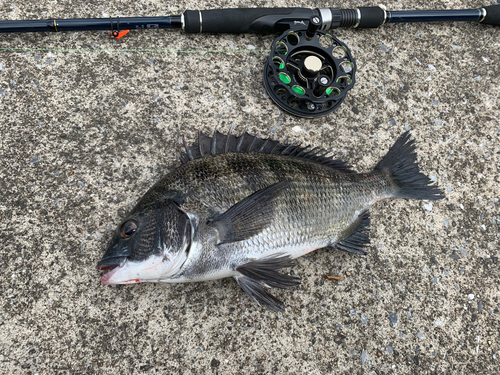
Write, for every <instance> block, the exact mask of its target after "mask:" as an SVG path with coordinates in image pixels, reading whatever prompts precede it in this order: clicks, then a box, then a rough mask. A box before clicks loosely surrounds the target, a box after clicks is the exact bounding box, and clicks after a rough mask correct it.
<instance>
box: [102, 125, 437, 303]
mask: <svg viewBox="0 0 500 375" xmlns="http://www.w3.org/2000/svg"><path fill="white" fill-rule="evenodd" d="M185 148H186V152H185V153H181V162H182V165H181V166H179V167H178V168H177V169H175V170H173V171H172V172H171V173H169V174H167V175H166V176H165V177H163V178H162V179H161V180H160V181H158V182H157V183H156V184H155V185H154V186H153V187H152V188H151V189H150V190H149V191H148V192H147V193H146V194H145V195H144V196H143V197H142V198H141V199H140V200H139V202H138V203H137V205H136V206H135V207H134V209H132V211H131V212H130V213H129V214H128V215H127V217H126V218H125V219H124V220H123V222H122V223H121V224H120V225H119V226H118V228H117V230H116V233H115V234H114V237H113V239H112V241H111V245H110V246H109V248H108V250H107V251H106V253H105V255H104V257H103V258H102V260H101V261H100V262H99V264H98V266H97V267H98V268H99V269H100V270H109V271H108V272H107V273H106V274H104V275H103V276H102V278H101V281H102V283H103V284H131V283H138V282H146V281H147V282H167V283H181V282H191V281H204V280H214V279H220V278H224V277H234V279H235V280H236V281H237V282H238V284H239V285H240V286H241V287H242V288H243V290H244V291H245V292H247V293H248V294H249V295H250V296H251V297H252V298H253V299H254V300H255V301H256V302H257V303H259V304H263V305H266V306H267V307H269V308H271V309H273V310H282V308H283V304H282V303H281V302H280V301H279V300H278V299H277V298H276V297H274V296H273V295H271V294H270V293H269V291H268V288H270V287H278V288H289V287H293V286H297V285H299V283H300V281H299V279H298V278H296V277H292V276H290V275H286V274H284V273H280V272H279V270H280V269H282V268H284V267H287V266H290V260H291V259H294V258H298V257H300V256H302V255H305V254H307V253H309V252H311V251H314V250H316V249H320V248H324V247H331V248H334V249H338V250H344V251H347V252H349V253H353V254H360V255H364V254H365V252H364V249H365V247H366V245H367V244H368V243H369V238H368V234H367V232H368V231H369V223H370V216H369V212H368V209H369V208H370V206H372V205H373V204H375V203H376V202H377V201H379V200H381V199H387V198H412V199H430V200H437V199H441V198H442V197H443V196H442V192H441V191H440V190H439V189H438V188H437V187H436V186H431V185H430V184H431V180H430V179H429V178H428V177H427V176H425V175H423V174H422V173H420V172H419V169H418V165H417V163H416V154H415V152H414V150H415V146H414V141H413V140H410V134H409V133H408V132H407V133H404V134H403V135H401V137H400V138H399V139H398V140H397V141H396V143H395V144H394V145H393V146H392V148H391V149H390V150H389V152H388V153H387V155H386V156H385V157H384V158H383V160H382V161H381V162H380V163H378V164H377V166H376V167H375V168H374V169H373V171H371V172H368V173H356V172H354V171H352V170H351V168H350V167H349V166H348V165H347V164H345V163H344V162H343V161H341V160H338V159H333V158H331V157H327V156H325V155H326V154H327V152H326V151H323V150H321V149H319V148H313V149H310V148H309V147H300V146H296V145H285V144H281V143H279V142H277V141H273V140H264V139H260V138H257V137H255V136H251V135H249V134H248V133H245V134H243V135H241V136H239V137H235V136H233V135H231V134H230V133H229V134H228V135H224V134H222V133H219V132H218V131H216V132H215V134H214V136H213V137H208V136H205V135H203V134H202V133H200V136H199V140H198V143H197V144H194V145H193V146H191V147H188V146H187V145H186V144H185Z"/></svg>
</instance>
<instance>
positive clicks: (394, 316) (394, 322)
mask: <svg viewBox="0 0 500 375" xmlns="http://www.w3.org/2000/svg"><path fill="white" fill-rule="evenodd" d="M387 319H389V322H390V323H391V326H392V327H393V328H396V326H397V325H398V315H397V314H396V313H390V314H389V315H388V316H387Z"/></svg>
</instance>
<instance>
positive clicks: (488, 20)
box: [481, 4, 500, 26]
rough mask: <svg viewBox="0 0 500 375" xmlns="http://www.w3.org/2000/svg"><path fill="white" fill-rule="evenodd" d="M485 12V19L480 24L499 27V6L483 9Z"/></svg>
mask: <svg viewBox="0 0 500 375" xmlns="http://www.w3.org/2000/svg"><path fill="white" fill-rule="evenodd" d="M483 8H484V9H485V10H486V17H484V20H483V21H482V22H481V23H484V24H486V25H493V26H500V4H498V5H490V6H487V7H483Z"/></svg>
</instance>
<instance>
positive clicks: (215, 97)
mask: <svg viewBox="0 0 500 375" xmlns="http://www.w3.org/2000/svg"><path fill="white" fill-rule="evenodd" d="M73 3H74V4H71V3H69V2H60V3H59V4H58V3H57V2H54V1H48V0H41V1H37V2H31V3H29V2H24V3H23V2H12V1H9V0H3V1H1V2H0V18H1V19H20V18H24V19H25V18H41V17H57V18H64V17H68V18H69V17H106V16H107V15H124V16H139V15H144V16H146V15H151V16H156V15H162V14H179V13H181V12H182V11H184V10H185V9H186V8H187V9H208V8H217V7H236V6H241V7H244V6H253V5H258V6H304V7H309V8H311V7H318V6H339V5H341V6H343V7H351V8H353V7H356V6H360V5H372V4H374V3H372V2H370V3H368V2H360V1H344V2H343V3H342V4H340V3H334V2H329V3H324V2H317V1H301V2H290V1H288V2H285V1H259V2H255V3H253V2H245V1H233V0H231V1H221V2H216V1H198V2H195V1H187V2H185V3H183V4H182V5H179V4H176V3H173V2H171V3H163V2H161V1H157V0H149V1H136V2H131V1H129V2H125V1H124V2H109V1H96V0H92V1H88V2H85V3H83V2H78V3H77V2H73ZM384 4H385V5H386V6H387V8H388V9H404V8H408V7H410V6H411V8H413V9H425V8H428V7H432V8H435V9H441V8H445V7H446V8H474V7H476V6H478V5H480V4H479V3H476V2H474V1H458V0H451V1H444V0H443V1H434V2H424V1H421V0H419V1H416V2H412V4H411V5H410V4H406V5H405V4H404V3H402V2H396V1H389V2H385V3H384ZM336 34H337V35H338V36H339V37H340V38H341V39H342V40H343V41H345V42H346V43H348V45H349V46H350V47H351V48H352V52H353V54H354V57H355V58H356V61H357V64H358V75H357V83H356V85H355V87H354V89H353V90H352V91H351V92H350V94H349V96H348V98H347V100H346V102H345V103H344V104H343V105H342V106H341V107H340V109H339V110H338V111H337V112H335V113H334V114H333V115H331V116H329V117H324V118H319V119H315V120H304V119H297V118H294V117H291V116H289V115H287V114H285V113H282V112H281V111H279V110H278V108H277V107H276V106H275V105H274V104H273V103H272V102H271V101H270V99H269V98H268V97H267V95H265V93H264V88H263V84H262V78H261V76H262V73H261V72H262V69H263V64H264V62H265V59H266V54H267V53H266V52H262V50H268V49H269V46H270V44H271V42H272V40H273V38H274V37H273V36H261V35H217V36H214V35H201V36H200V35H186V34H184V33H180V32H168V31H149V32H133V33H130V34H129V35H127V36H126V37H125V38H123V39H122V40H119V41H117V40H113V39H111V38H110V37H109V34H108V33H107V32H80V33H62V34H36V35H35V34H24V35H13V34H10V35H0V48H2V49H1V50H0V130H1V137H0V142H1V154H2V157H1V158H0V192H1V193H0V267H1V275H2V276H1V279H0V280H1V281H0V292H1V303H0V372H1V373H5V374H7V373H8V374H54V373H89V374H93V373H112V374H115V373H116V374H117V373H120V374H139V373H162V374H171V373H172V374H174V373H178V374H270V373H276V374H285V373H291V374H305V373H307V374H328V373H335V374H338V373H350V374H364V373H370V374H372V373H377V374H390V373H398V374H434V373H435V374H459V373H460V374H495V373H498V368H499V360H500V338H499V329H500V312H499V296H500V291H499V279H500V272H499V269H498V267H499V265H498V256H499V248H498V242H499V222H500V212H499V206H500V202H499V201H498V200H499V199H500V193H499V191H498V189H499V188H498V187H499V182H500V177H499V175H500V170H499V168H500V146H499V140H500V135H499V131H500V123H499V117H500V97H499V94H500V88H499V87H500V86H499V83H500V57H499V56H500V29H499V28H493V27H489V26H483V25H479V24H463V23H462V24H459V23H453V24H434V25H429V24H421V25H411V24H408V25H404V24H402V25H388V26H386V27H384V28H381V29H377V30H338V31H337V32H336ZM137 50H155V51H148V52H138V51H137ZM218 50H234V51H235V52H213V51H218ZM174 51H197V52H190V53H187V52H174ZM200 51H202V52H200ZM230 125H237V126H238V127H239V128H240V129H243V128H244V127H248V128H249V129H250V130H251V131H253V132H256V131H260V132H261V134H262V135H273V136H275V137H276V138H279V139H285V138H289V139H291V140H297V141H302V142H304V143H309V144H314V145H316V146H321V147H324V148H328V149H335V150H336V151H337V153H338V154H340V155H342V156H343V158H345V160H347V161H348V162H350V163H352V164H353V165H354V166H355V168H356V169H358V170H369V169H370V168H371V167H373V166H374V165H375V163H376V162H377V161H378V160H379V159H380V157H381V156H382V155H384V154H385V152H386V151H387V149H388V148H389V147H390V145H391V144H392V143H393V142H394V140H395V139H396V138H397V136H398V135H399V134H400V133H402V132H403V131H404V130H405V129H410V130H411V132H412V134H413V136H414V137H415V138H416V140H417V143H418V155H419V160H420V165H421V169H422V170H423V171H424V172H425V173H427V174H428V175H430V176H432V178H433V179H435V181H436V182H437V183H438V184H439V186H441V187H442V188H443V189H444V190H445V191H446V198H445V199H444V200H442V201H439V202H433V203H432V204H430V203H429V202H420V201H405V200H398V201H386V202H383V203H379V204H377V205H376V206H375V207H374V208H373V210H372V234H371V238H372V246H371V249H370V255H369V256H367V257H357V256H353V255H350V254H342V253H340V252H335V251H326V250H320V251H317V252H315V253H312V254H311V255H310V256H308V257H305V258H301V259H299V260H298V261H297V265H296V266H295V268H294V269H293V271H294V273H295V274H296V275H298V276H300V277H301V278H302V281H303V284H302V286H301V287H300V288H297V289H294V290H288V291H276V295H277V296H279V297H280V298H282V299H284V300H285V301H286V304H287V306H288V307H287V310H286V312H285V313H284V314H277V313H273V312H270V311H268V310H265V309H262V308H259V307H258V306H257V305H255V304H253V303H251V302H250V300H249V298H248V297H247V296H246V295H244V293H243V292H242V291H241V290H240V289H239V287H238V286H237V285H236V283H235V282H234V281H233V280H221V281H214V282H206V283H198V284H179V285H160V284H156V285H155V284H139V285H131V286H119V287H104V286H102V285H101V284H100V282H99V277H100V272H99V271H97V270H96V268H95V265H96V263H97V261H98V260H99V259H100V257H101V256H102V254H103V251H104V249H105V247H106V245H107V242H108V241H109V240H110V238H111V233H112V232H111V228H114V226H115V225H116V224H117V223H118V221H119V220H120V218H121V216H122V215H123V214H124V213H125V212H126V211H127V210H128V209H129V208H131V206H132V205H133V204H134V202H135V201H136V200H137V199H138V198H139V197H140V196H141V195H142V194H143V193H144V192H145V191H146V190H147V189H148V187H149V186H151V185H152V184H153V183H154V182H155V181H157V180H158V179H159V178H160V176H162V174H164V173H166V172H168V171H169V170H170V169H171V168H173V166H175V165H176V163H177V150H178V148H179V147H180V142H179V138H180V136H181V135H182V134H184V135H186V137H187V138H188V139H192V138H193V137H194V135H195V133H196V131H197V129H199V128H201V129H203V130H206V131H208V132H210V131H211V130H213V129H214V127H215V126H218V127H220V128H221V129H222V130H227V128H228V127H229V126H230ZM324 275H331V276H344V277H345V279H344V280H341V281H338V282H337V281H333V282H332V281H329V280H327V279H326V278H325V277H324Z"/></svg>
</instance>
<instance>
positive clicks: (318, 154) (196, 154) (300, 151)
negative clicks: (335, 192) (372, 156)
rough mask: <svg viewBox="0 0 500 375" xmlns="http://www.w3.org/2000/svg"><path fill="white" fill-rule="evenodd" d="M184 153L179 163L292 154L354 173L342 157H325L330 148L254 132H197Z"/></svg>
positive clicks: (185, 145) (185, 146)
mask: <svg viewBox="0 0 500 375" xmlns="http://www.w3.org/2000/svg"><path fill="white" fill-rule="evenodd" d="M183 142H184V148H185V152H182V151H181V153H180V160H181V163H182V164H185V163H187V162H189V161H190V160H194V159H200V158H205V157H208V156H211V155H218V154H225V153H234V152H243V153H244V152H247V153H250V152H256V153H261V154H274V155H284V156H293V157H298V158H303V159H308V160H311V161H314V162H317V163H320V164H324V165H328V166H330V167H332V168H335V169H337V170H339V171H342V172H346V173H355V171H353V170H352V169H351V166H350V165H348V164H346V163H345V162H344V161H342V160H341V159H333V158H332V157H331V156H327V155H328V154H329V151H326V150H323V149H321V148H319V147H314V148H311V146H305V147H302V146H301V145H296V144H287V143H281V142H279V141H275V140H272V139H269V138H267V139H263V138H259V137H258V136H256V135H251V134H249V133H248V132H246V131H245V132H244V133H243V134H241V135H240V136H238V137H236V136H234V135H233V134H231V131H229V132H228V134H223V133H221V132H219V131H218V130H217V129H215V131H214V134H213V136H211V137H210V136H208V135H205V134H204V133H203V132H201V131H200V132H199V133H198V142H197V143H194V144H193V145H191V146H188V145H187V143H186V142H185V141H184V138H183Z"/></svg>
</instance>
